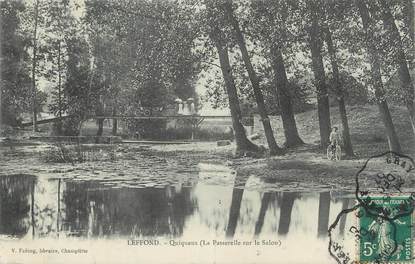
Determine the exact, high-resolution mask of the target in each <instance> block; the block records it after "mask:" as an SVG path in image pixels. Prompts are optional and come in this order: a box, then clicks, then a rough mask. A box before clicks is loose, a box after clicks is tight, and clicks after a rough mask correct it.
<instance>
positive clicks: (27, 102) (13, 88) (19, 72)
mask: <svg viewBox="0 0 415 264" xmlns="http://www.w3.org/2000/svg"><path fill="white" fill-rule="evenodd" d="M0 8H1V9H0V12H1V13H0V19H1V26H0V33H1V36H2V37H1V43H0V61H1V62H0V63H1V66H2V67H0V80H1V81H0V99H1V100H0V125H1V124H6V125H11V126H17V125H18V119H19V116H20V115H21V114H22V113H24V112H30V111H31V109H32V107H31V106H32V103H31V100H32V94H31V80H30V76H29V74H28V73H29V71H30V68H29V63H30V58H29V54H28V52H27V49H28V47H29V46H30V37H31V36H30V35H29V34H27V32H24V31H22V30H21V24H22V21H21V19H20V17H21V15H22V13H24V12H25V5H24V3H23V2H21V1H2V2H1V3H0ZM6 65H7V67H5V66H6ZM40 103H41V102H39V100H38V101H37V105H39V104H40Z"/></svg>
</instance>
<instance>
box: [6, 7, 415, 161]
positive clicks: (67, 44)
mask: <svg viewBox="0 0 415 264" xmlns="http://www.w3.org/2000/svg"><path fill="white" fill-rule="evenodd" d="M0 5H1V18H2V24H1V32H2V39H1V61H2V64H1V80H2V82H1V91H2V93H1V95H2V96H1V100H2V104H1V116H2V122H3V123H5V124H11V125H15V124H16V123H17V122H18V119H19V117H20V116H21V114H23V113H31V114H32V120H33V129H34V130H36V129H37V126H36V118H37V113H38V112H39V111H40V110H41V108H42V105H44V104H45V101H46V96H45V94H44V93H43V92H41V91H40V90H39V87H40V86H41V85H40V84H41V83H47V85H46V86H48V87H49V89H50V91H51V94H52V99H51V100H50V103H49V105H48V110H49V111H50V112H52V113H54V114H55V115H57V116H62V115H63V114H65V115H70V116H71V118H69V119H65V120H64V121H61V122H58V123H56V124H55V126H56V127H55V129H56V131H57V133H60V134H78V133H79V129H80V126H81V124H82V122H83V121H84V120H85V119H86V117H87V116H90V115H96V116H102V115H118V114H131V113H134V111H135V109H137V108H139V107H158V106H164V105H168V104H173V103H174V100H175V99H176V98H178V97H179V98H182V99H186V98H189V97H196V96H197V94H196V91H195V87H196V85H199V84H201V83H202V84H203V83H204V84H205V86H206V88H207V93H206V97H207V98H204V99H206V100H205V101H210V102H213V103H214V104H215V105H217V106H219V105H226V106H228V107H229V109H230V112H231V115H232V124H233V130H234V134H235V139H236V143H237V150H238V152H239V153H246V152H251V151H253V152H255V151H259V150H260V148H259V147H258V146H256V145H255V144H254V143H252V142H251V141H250V140H249V139H248V137H247V135H246V132H245V129H244V127H243V125H242V122H241V120H242V116H243V114H245V113H243V112H242V110H244V111H246V109H247V106H249V107H248V108H251V110H250V111H251V112H255V113H257V114H259V115H260V118H261V122H262V124H263V127H264V132H265V136H266V140H267V143H268V148H269V151H270V154H271V155H281V154H283V153H284V151H285V150H284V148H283V146H279V145H278V144H277V143H276V140H275V135H276V131H275V130H274V131H273V128H272V127H271V123H270V119H269V114H280V115H281V118H282V123H283V133H284V136H285V139H286V142H285V143H284V147H294V146H297V145H300V144H303V140H302V139H301V137H300V134H299V133H298V129H297V124H296V120H295V114H296V113H298V112H301V111H305V110H307V109H310V105H311V104H312V102H316V105H317V112H318V123H319V132H320V145H321V147H323V148H324V147H326V146H327V145H328V144H329V134H330V129H331V125H332V124H331V122H330V120H331V119H330V105H333V104H335V105H337V106H338V108H339V113H340V118H341V123H342V134H343V137H344V143H345V150H346V153H347V155H349V156H353V155H354V153H353V147H352V143H351V140H350V131H349V125H348V118H347V111H346V105H347V104H355V103H365V102H367V101H371V102H373V103H375V104H377V106H378V109H379V113H380V116H381V118H382V122H383V124H384V127H385V134H386V136H387V139H388V143H389V148H390V149H391V150H394V151H400V150H401V146H400V142H399V139H398V137H397V134H396V129H395V126H394V123H393V120H392V117H391V114H390V111H389V105H388V102H392V101H393V102H397V103H400V104H402V105H405V107H406V108H407V110H408V116H409V119H408V121H410V122H411V124H412V128H413V132H414V133H415V124H414V122H415V121H414V118H415V114H414V113H415V108H414V86H413V79H412V77H411V74H410V72H411V71H413V66H414V63H413V51H414V46H413V45H414V43H415V42H414V11H413V10H414V7H413V2H412V1H411V0H399V1H398V0H390V1H386V0H375V1H367V0H328V1H327V0H324V1H323V0H295V1H294V0H276V1H272V2H270V1H265V0H256V1H237V0H180V1H179V0H171V1H147V0H143V1H130V0H120V1H110V0H85V1H72V0H56V1H55V0H53V1H52V0H34V1H31V2H25V1H19V0H16V1H11V0H6V1H2V2H1V3H0ZM396 76H397V77H396ZM394 78H395V79H398V81H395V82H392V83H393V84H394V85H390V84H391V81H390V80H392V79H394ZM43 86H45V85H43ZM103 121H104V120H98V122H97V123H98V135H101V134H102V131H103ZM158 126H160V123H159V122H153V123H151V124H150V123H148V124H146V127H148V128H150V127H153V128H154V129H157V127H158ZM113 133H114V134H116V133H117V124H116V123H115V124H114V126H113Z"/></svg>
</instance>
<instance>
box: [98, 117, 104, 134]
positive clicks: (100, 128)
mask: <svg viewBox="0 0 415 264" xmlns="http://www.w3.org/2000/svg"><path fill="white" fill-rule="evenodd" d="M97 123H98V130H97V137H102V133H103V132H104V118H98V120H97Z"/></svg>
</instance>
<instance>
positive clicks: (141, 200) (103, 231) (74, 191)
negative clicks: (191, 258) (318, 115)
mask: <svg viewBox="0 0 415 264" xmlns="http://www.w3.org/2000/svg"><path fill="white" fill-rule="evenodd" d="M230 177H234V179H233V183H234V184H233V186H232V185H231V186H229V185H215V184H212V183H211V182H204V181H203V180H199V182H197V183H196V184H194V185H192V186H183V185H182V184H176V185H166V186H165V187H163V188H154V187H152V188H133V187H128V188H127V187H118V188H117V187H116V186H115V187H108V186H106V185H105V184H104V182H101V181H70V180H62V179H45V178H41V177H39V178H36V177H34V176H28V175H14V176H6V177H1V178H0V235H9V236H14V237H18V238H21V237H24V236H34V237H35V238H36V237H45V236H46V237H68V236H79V237H90V238H115V237H189V236H192V235H206V234H209V235H211V236H215V237H223V238H224V237H228V238H239V237H250V238H253V237H273V238H277V237H281V238H283V237H287V238H289V237H298V236H300V237H307V238H310V237H314V239H318V238H319V237H320V238H322V239H326V236H327V229H328V225H329V224H330V223H331V222H332V221H333V219H334V217H335V216H336V214H337V213H338V212H340V211H341V210H342V209H344V208H347V207H350V205H351V203H352V201H353V200H352V199H351V198H350V197H351V196H350V195H349V196H348V195H347V194H344V193H334V192H322V193H303V192H261V191H258V190H252V189H249V188H244V187H246V186H245V185H246V182H247V180H248V179H247V178H241V177H238V176H236V175H234V174H233V175H231V176H230ZM201 178H203V177H201ZM348 221H351V219H346V218H344V219H342V220H341V222H340V234H342V233H344V230H345V229H346V228H347V227H346V226H347V223H346V222H348Z"/></svg>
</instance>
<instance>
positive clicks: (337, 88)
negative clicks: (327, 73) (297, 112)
mask: <svg viewBox="0 0 415 264" xmlns="http://www.w3.org/2000/svg"><path fill="white" fill-rule="evenodd" d="M326 8H328V6H327V4H326ZM326 12H327V10H324V13H326ZM325 17H326V23H327V24H326V25H325V26H324V27H323V31H324V32H323V34H324V36H325V42H326V45H327V50H328V53H329V56H330V62H331V68H332V73H333V81H334V93H335V94H336V97H337V102H338V105H339V113H340V119H341V122H342V128H343V131H342V135H343V140H344V149H345V152H346V155H347V156H349V157H353V156H354V153H353V147H352V141H351V139H350V130H349V122H348V120H347V112H346V105H345V100H344V96H343V92H342V90H343V87H342V82H341V78H340V70H339V64H338V62H337V55H336V47H335V45H334V43H333V38H332V33H331V31H330V27H329V24H328V21H327V16H325Z"/></svg>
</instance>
